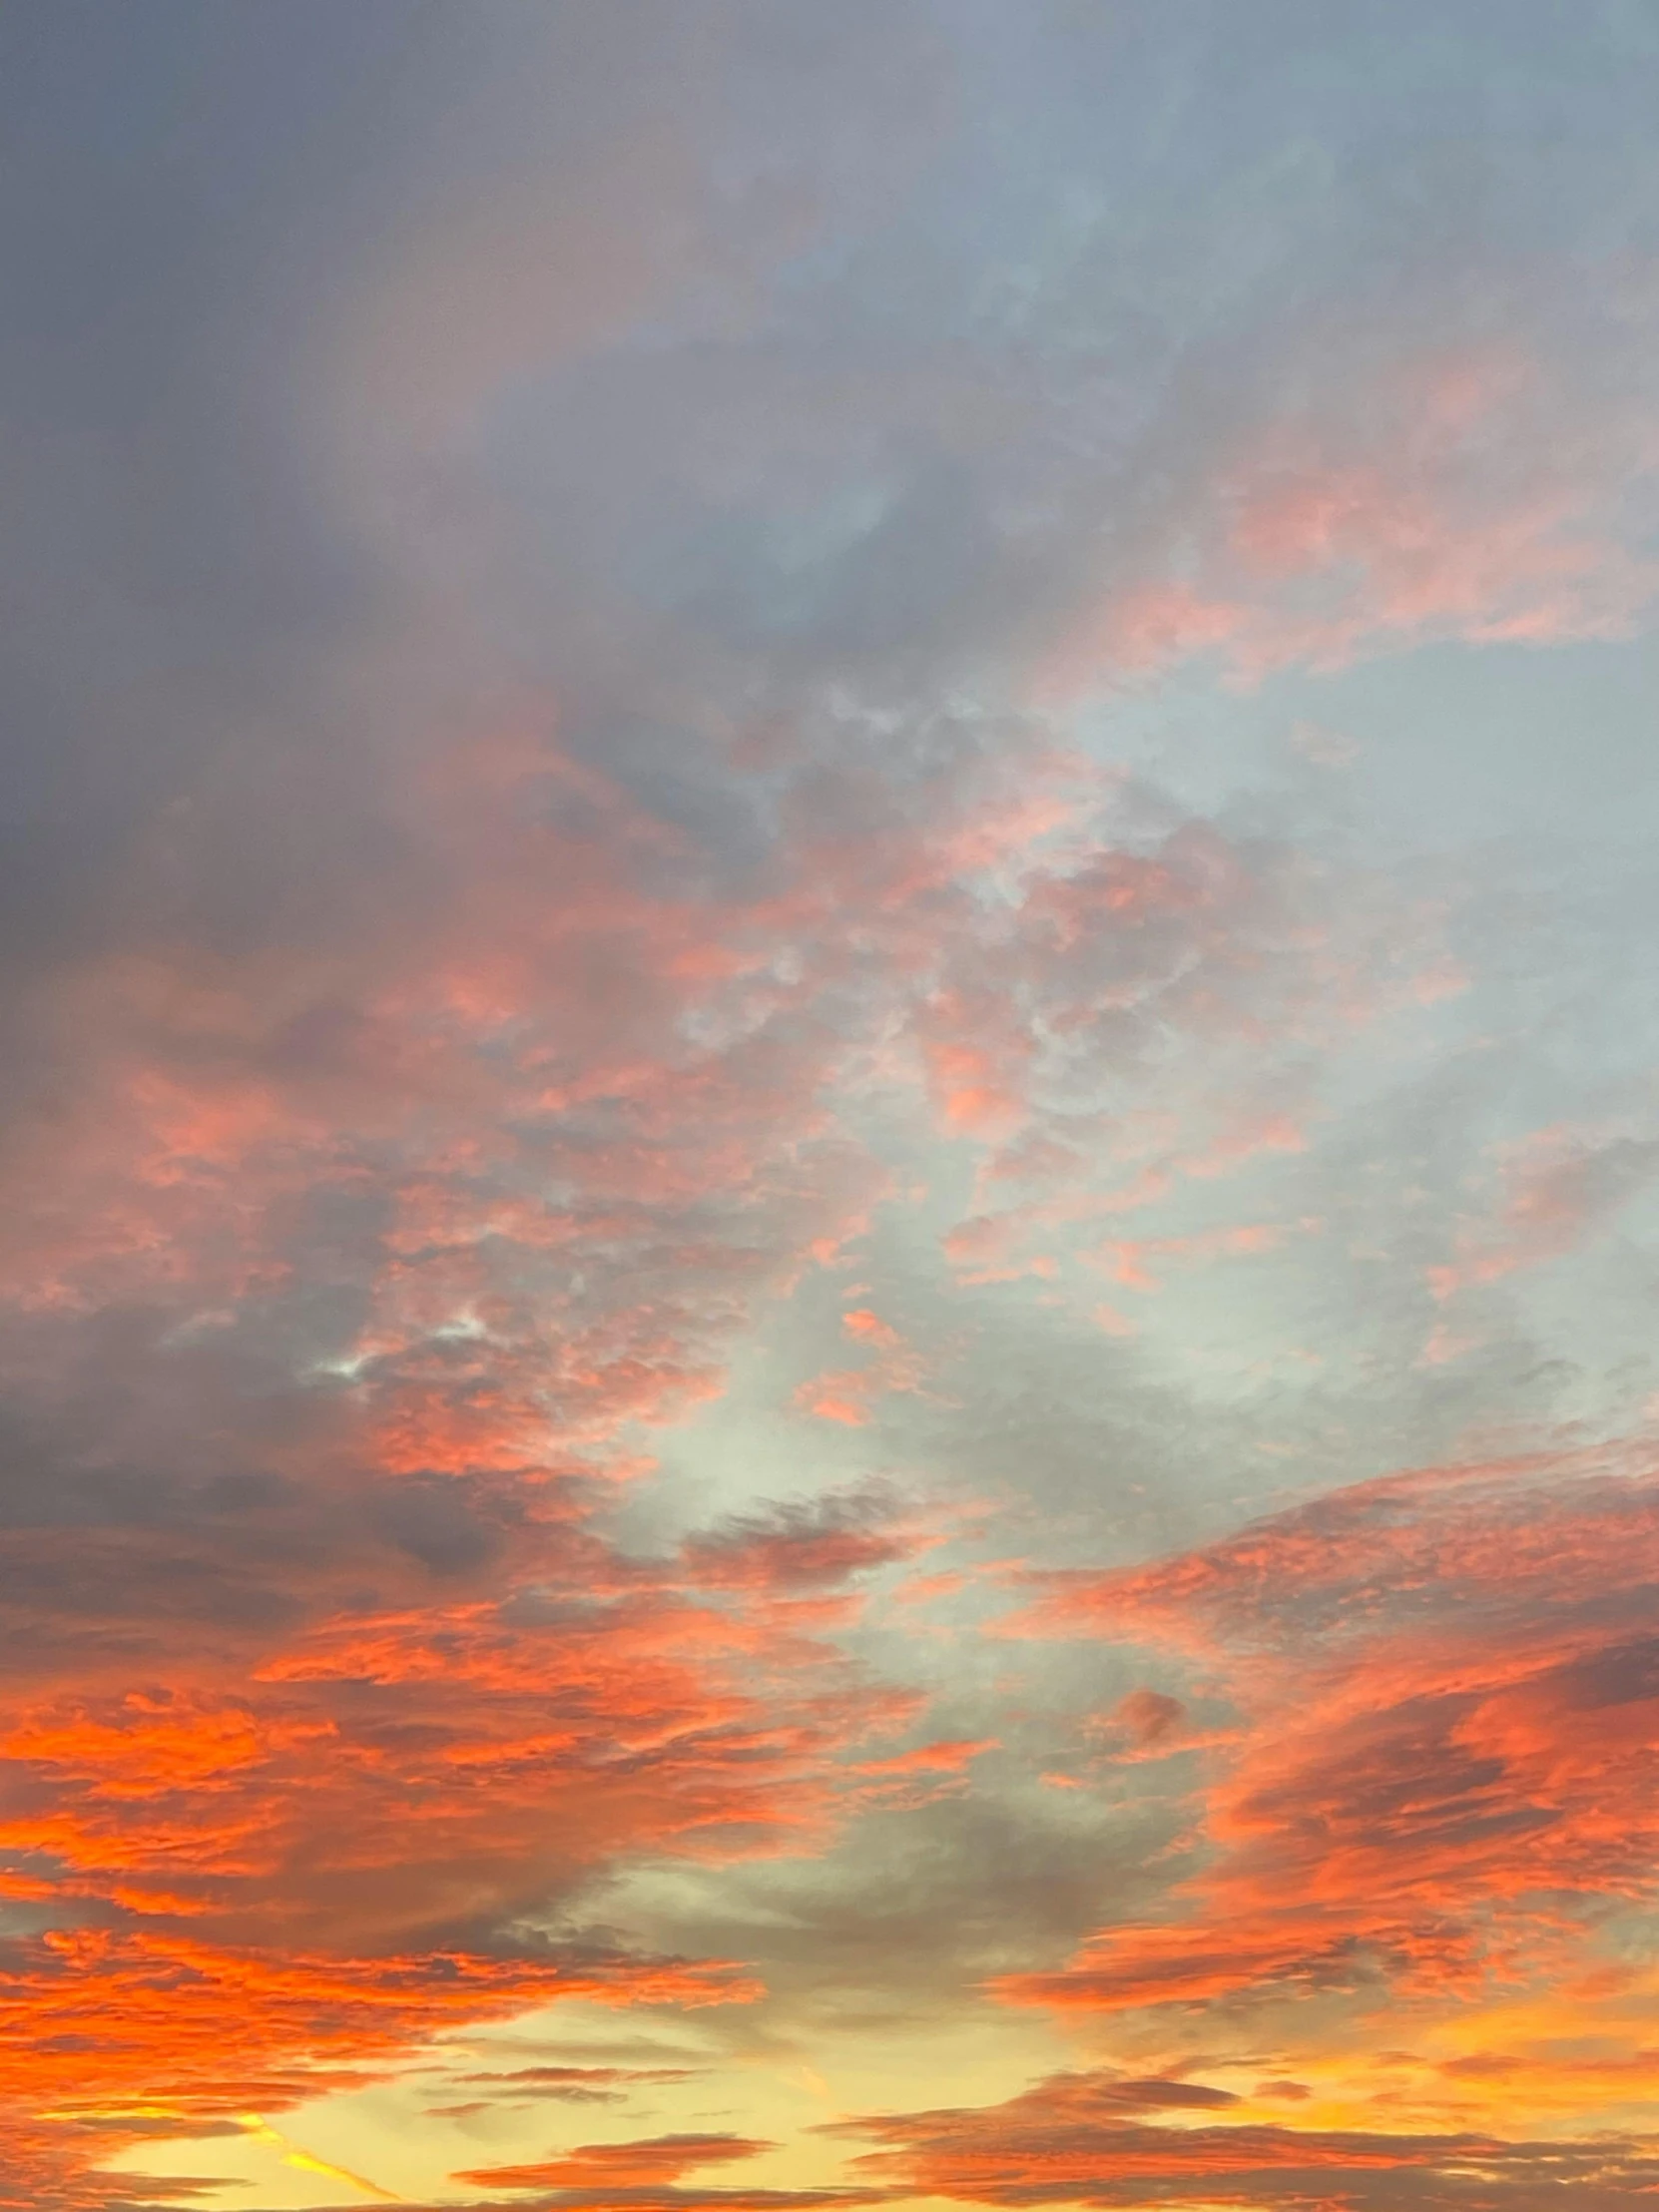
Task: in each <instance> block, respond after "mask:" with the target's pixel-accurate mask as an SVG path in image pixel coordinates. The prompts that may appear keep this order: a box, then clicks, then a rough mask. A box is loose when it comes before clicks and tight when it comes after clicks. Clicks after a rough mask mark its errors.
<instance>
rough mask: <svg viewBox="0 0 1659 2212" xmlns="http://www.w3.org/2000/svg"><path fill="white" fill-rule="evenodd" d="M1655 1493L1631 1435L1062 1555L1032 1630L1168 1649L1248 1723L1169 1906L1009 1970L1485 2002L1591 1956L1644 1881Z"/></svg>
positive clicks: (1212, 1785) (1059, 1994)
mask: <svg viewBox="0 0 1659 2212" xmlns="http://www.w3.org/2000/svg"><path fill="white" fill-rule="evenodd" d="M1656 1511H1659V1486H1656V1484H1655V1480H1654V1476H1653V1474H1652V1471H1651V1469H1650V1468H1649V1467H1648V1466H1647V1464H1646V1461H1645V1455H1644V1453H1643V1451H1642V1449H1641V1448H1640V1446H1633V1447H1631V1448H1630V1449H1629V1450H1628V1451H1627V1452H1626V1453H1624V1454H1622V1455H1621V1454H1619V1453H1617V1452H1613V1451H1609V1452H1606V1453H1603V1454H1600V1455H1597V1454H1586V1455H1585V1457H1584V1459H1583V1460H1582V1461H1581V1462H1580V1463H1578V1464H1576V1465H1574V1464H1572V1463H1570V1462H1568V1463H1561V1462H1557V1461H1551V1460H1547V1459H1544V1460H1538V1461H1535V1462H1531V1463H1526V1462H1520V1463H1516V1464H1513V1465H1510V1466H1503V1465H1495V1466H1478V1465H1475V1466H1464V1467H1451V1468H1435V1469H1428V1470H1423V1471H1421V1472H1417V1473H1412V1474H1408V1475H1401V1476H1396V1477H1390V1478H1387V1479H1385V1480H1383V1481H1379V1482H1375V1483H1371V1484H1365V1485H1360V1486H1357V1487H1354V1488H1351V1489H1348V1490H1341V1491H1337V1492H1334V1493H1331V1494H1329V1495H1327V1496H1325V1497H1322V1498H1320V1499H1317V1500H1315V1501H1314V1502H1312V1503H1310V1504H1308V1505H1306V1506H1302V1507H1299V1508H1296V1509H1294V1510H1292V1511H1290V1512H1287V1513H1285V1514H1283V1515H1280V1516H1278V1517H1276V1518H1274V1519H1271V1520H1268V1521H1266V1522H1261V1523H1257V1524H1255V1525H1254V1526H1251V1527H1249V1528H1246V1529H1245V1530H1243V1531H1241V1532H1240V1533H1239V1534H1237V1535H1235V1536H1232V1537H1229V1538H1225V1539H1223V1540H1222V1541H1220V1542H1219V1543H1217V1544H1215V1545H1213V1546H1211V1547H1209V1548H1207V1549H1203V1550H1199V1551H1195V1552H1192V1553H1189V1554H1186V1555H1184V1556H1180V1557H1175V1558H1170V1559H1166V1560H1162V1561H1157V1562H1154V1563H1152V1564H1151V1565H1149V1566H1147V1567H1144V1568H1131V1569H1125V1570H1121V1571H1119V1572H1116V1573H1110V1574H1105V1575H1098V1576H1096V1575H1089V1574H1087V1573H1083V1572H1078V1573H1074V1574H1071V1575H1059V1576H1054V1577H1051V1578H1049V1580H1048V1582H1047V1585H1046V1588H1045V1590H1044V1593H1043V1595H1042V1596H1041V1597H1040V1598H1039V1600H1038V1602H1037V1605H1036V1606H1035V1608H1034V1609H1033V1611H1032V1612H1031V1613H1030V1614H1028V1615H1027V1616H1026V1618H1025V1626H1026V1627H1027V1629H1028V1630H1035V1631H1037V1632H1039V1633H1050V1634H1054V1633H1060V1634H1065V1633H1070V1634H1079V1633H1083V1634H1093V1635H1097V1636H1102V1637H1107V1638H1111V1639H1113V1640H1118V1641H1123V1642H1125V1643H1130V1644H1146V1645H1162V1646H1164V1647H1166V1648H1167V1649H1168V1650H1169V1651H1170V1653H1171V1655H1172V1657H1174V1656H1176V1655H1180V1657H1181V1658H1183V1659H1184V1660H1185V1663H1186V1664H1187V1665H1188V1666H1196V1667H1198V1668H1200V1669H1201V1670H1202V1671H1203V1674H1204V1676H1205V1678H1206V1679H1208V1680H1209V1681H1210V1682H1211V1684H1212V1686H1213V1694H1222V1695H1225V1696H1226V1697H1227V1698H1228V1699H1229V1700H1230V1701H1231V1703H1232V1704H1233V1706H1234V1708H1235V1710H1236V1711H1237V1712H1238V1714H1239V1715H1240V1718H1241V1721H1242V1723H1243V1729H1242V1733H1241V1734H1240V1735H1238V1736H1237V1737H1234V1738H1231V1739H1230V1738H1228V1737H1225V1736H1224V1737H1222V1738H1221V1739H1219V1740H1218V1748H1219V1749H1220V1751H1221V1754H1222V1755H1221V1756H1220V1757H1219V1759H1218V1760H1217V1761H1216V1764H1215V1765H1214V1767H1213V1768H1212V1769H1211V1772H1210V1776H1209V1779H1208V1780H1207V1782H1206V1784H1205V1787H1204V1795H1203V1801H1202V1802H1203V1823H1202V1834H1201V1839H1200V1841H1201V1844H1202V1849H1201V1850H1200V1852H1199V1855H1198V1858H1197V1863H1196V1865H1195V1866H1194V1867H1193V1869H1192V1871H1190V1872H1188V1873H1186V1874H1184V1875H1183V1876H1182V1878H1181V1879H1180V1880H1179V1881H1178V1882H1177V1883H1176V1884H1175V1886H1174V1888H1173V1890H1172V1891H1171V1892H1170V1893H1169V1894H1168V1895H1167V1896H1166V1898H1165V1899H1164V1900H1163V1901H1162V1910H1161V1913H1160V1917H1159V1918H1158V1919H1156V1920H1154V1921H1146V1922H1142V1923H1140V1924H1138V1925H1136V1924H1129V1925H1124V1926H1120V1927H1117V1928H1110V1929H1107V1930H1104V1931H1102V1932H1101V1933H1100V1934H1099V1935H1097V1936H1094V1937H1093V1938H1091V1939H1090V1941H1089V1942H1088V1943H1087V1944H1086V1945H1085V1946H1084V1948H1083V1950H1082V1951H1081V1952H1080V1953H1079V1955H1078V1956H1077V1957H1076V1958H1075V1959H1074V1960H1073V1962H1072V1963H1071V1964H1070V1965H1068V1966H1067V1967H1065V1968H1064V1969H1063V1970H1061V1971H1060V1972H1058V1973H1042V1974H1025V1975H1017V1976H1012V1977H1009V1978H1008V1979H1007V1980H1006V1981H1005V1982H1004V1984H1003V1989H1004V1993H1005V1994H1007V1995H1008V1996H1010V1997H1012V1998H1014V1999H1016V2000H1018V2001H1020V2002H1026V2003H1042V2004H1053V2005H1058V2006H1061V2007H1067V2006H1078V2007H1081V2008H1083V2009H1085V2010H1087V2009H1102V2010H1107V2011H1111V2010H1118V2009H1125V2008H1135V2007H1141V2006H1146V2005H1158V2004H1166V2003H1178V2004H1188V2005H1204V2004H1208V2003H1213V2002H1215V2001H1217V2000H1222V1999H1228V2000H1231V1999H1233V1998H1236V1997H1242V1996H1244V1995H1246V1994H1250V1993H1256V1994H1258V1995H1262V1996H1273V1995H1275V1994H1278V1995H1284V1994H1287V1993H1291V1992H1295V1991H1305V1992H1318V1991H1321V1990H1326V1991H1343V1990H1347V1991H1350V1992H1353V1991H1356V1990H1358V1989H1360V1988H1363V1987H1366V1986H1369V1985H1371V1984H1373V1983H1375V1984H1377V1985H1378V1986H1380V1987H1381V1988H1386V1989H1391V1990H1392V1991H1393V1992H1394V1994H1395V1996H1396V1998H1398V1999H1403V1998H1405V1997H1407V1996H1409V1995H1410V1994H1411V1993H1412V1992H1413V1991H1415V1992H1418V1993H1426V1994H1431V1995H1432V1994H1436V1993H1437V1994H1439V1995H1441V1996H1450V1995H1453V1994H1455V1993H1459V1992H1460V1993H1462V1994H1463V1995H1464V1996H1467V1997H1473V1996H1475V1995H1476V1994H1478V1993H1479V1992H1480V1991H1482V1990H1483V1989H1486V1988H1489V1987H1490V1986H1491V1985H1492V1983H1493V1982H1494V1980H1496V1981H1502V1980H1505V1979H1512V1978H1513V1979H1519V1980H1521V1981H1527V1980H1530V1979H1531V1978H1533V1977H1534V1976H1547V1975H1551V1974H1561V1973H1564V1972H1565V1971H1566V1970H1567V1969H1566V1965H1565V1963H1564V1961H1565V1960H1566V1959H1567V1958H1568V1957H1570V1956H1571V1955H1572V1954H1573V1953H1574V1952H1575V1951H1585V1952H1589V1953H1591V1954H1593V1951H1594V1945H1595V1927H1596V1921H1597V1917H1598V1914H1599V1912H1600V1911H1602V1910H1604V1909H1605V1908H1607V1907H1608V1906H1610V1905H1614V1904H1617V1903H1619V1902H1622V1901H1630V1902H1636V1901H1638V1900H1642V1899H1645V1898H1646V1897H1648V1896H1649V1895H1650V1892H1651V1874H1650V1865H1651V1851H1652V1836H1653V1831H1654V1825H1655V1822H1656V1820H1659V1800H1656V1799H1655V1797H1654V1793H1653V1791H1652V1788H1651V1786H1650V1774H1649V1768H1650V1765H1651V1761H1650V1759H1649V1757H1648V1754H1649V1751H1650V1750H1651V1747H1652V1744H1653V1742H1654V1740H1655V1733H1656V1730H1659V1672H1656V1662H1655V1651H1654V1646H1653V1639H1652V1636H1651V1633H1650V1627H1649V1623H1648V1617H1647V1616H1648V1609H1649V1608H1650V1606H1651V1603H1652V1597H1653V1587H1652V1583H1653V1577H1652V1551H1651V1545H1650V1539H1649V1530H1650V1527H1651V1525H1652V1523H1653V1520H1654V1516H1655V1513H1656ZM1161 1709H1162V1708H1160V1710H1161Z"/></svg>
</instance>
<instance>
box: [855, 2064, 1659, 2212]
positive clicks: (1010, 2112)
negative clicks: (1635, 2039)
mask: <svg viewBox="0 0 1659 2212" xmlns="http://www.w3.org/2000/svg"><path fill="white" fill-rule="evenodd" d="M1235 2101H1236V2100H1235V2099H1234V2098H1233V2097H1232V2096H1231V2095H1229V2094H1228V2093H1226V2092H1217V2091H1214V2090H1207V2089H1206V2088H1205V2087H1204V2086H1203V2084H1201V2083H1195V2082H1186V2081H1157V2080H1153V2081H1140V2082H1137V2081H1124V2080H1122V2079H1119V2078H1115V2077H1114V2076H1112V2075H1111V2074H1109V2073H1077V2074H1056V2075H1051V2076H1050V2077H1049V2078H1048V2079H1047V2080H1045V2081H1041V2082H1038V2083H1037V2084H1036V2085H1035V2086H1034V2087H1032V2088H1030V2089H1027V2090H1024V2091H1022V2092H1021V2093H1020V2094H1019V2095H1017V2096H1014V2097H1010V2098H1009V2099H1007V2100H1006V2102H1004V2103H1000V2104H991V2105H982V2106H975V2107H967V2108H949V2107H947V2108H943V2109H940V2110H936V2111H927V2112H912V2113H897V2114H891V2115H882V2116H876V2117H870V2118H866V2119H859V2120H854V2121H846V2122H842V2123H840V2124H839V2126H838V2127H837V2128H836V2130H835V2132H836V2133H838V2134H843V2135H847V2136H859V2135H861V2136H865V2137H872V2138H874V2139H875V2140H876V2141H877V2142H879V2143H880V2144H881V2145H882V2147H881V2148H880V2149H878V2150H875V2151H871V2152H866V2153H864V2154H863V2155H862V2156H861V2157H859V2158H856V2159H855V2160H854V2161H853V2165H854V2169H855V2170H857V2171H861V2172H864V2173H867V2174H868V2175H869V2177H870V2178H871V2180H872V2181H877V2182H884V2183H885V2184H886V2185H887V2186H888V2187H889V2188H892V2189H893V2190H894V2191H895V2192H897V2193H899V2194H901V2195H903V2194H913V2195H918V2196H940V2197H947V2198H950V2199H952V2200H953V2201H956V2202H959V2203H969V2204H995V2205H1010V2206H1012V2205H1041V2204H1090V2205H1102V2206H1122V2207H1125V2208H1139V2207H1142V2206H1150V2205H1161V2204H1173V2205H1181V2204H1197V2203H1200V2202H1203V2203H1219V2204H1229V2205H1255V2204H1259V2205H1284V2204H1286V2203H1288V2202H1301V2201H1304V2200H1305V2201H1307V2202H1310V2203H1316V2204H1321V2205H1331V2206H1333V2207H1341V2208H1342V2212H1383V2208H1391V2207H1395V2206H1397V2207H1404V2206H1407V2205H1422V2206H1432V2207H1434V2208H1435V2212H1440V2208H1442V2207H1443V2208H1450V2207H1453V2206H1462V2207H1465V2208H1467V2212H1510V2208H1513V2212H1520V2208H1521V2207H1523V2206H1527V2205H1531V2204H1535V2203H1536V2202H1537V2201H1538V2198H1539V2194H1540V2192H1553V2191H1556V2190H1560V2189H1570V2190H1571V2191H1572V2201H1573V2202H1574V2203H1575V2204H1577V2203H1584V2204H1586V2205H1593V2206H1596V2207H1600V2206H1604V2205H1605V2206H1609V2207H1611V2206H1616V2205H1635V2204H1639V2203H1641V2202H1642V2201H1644V2199H1645V2198H1646V2197H1647V2196H1648V2195H1649V2194H1650V2193H1651V2190H1652V2185H1653V2179H1654V2173H1655V2161H1654V2159H1653V2156H1652V2154H1651V2152H1650V2151H1649V2150H1648V2149H1646V2148H1645V2147H1644V2146H1643V2145H1641V2144H1639V2143H1635V2142H1630V2141H1626V2140H1622V2139H1620V2138H1618V2137H1609V2138H1607V2139H1605V2140H1603V2141H1600V2142H1597V2143H1594V2144H1581V2143H1559V2142H1542V2141H1534V2142H1508V2141H1502V2140H1498V2139H1494V2138H1492V2137H1489V2136H1487V2137H1482V2136H1478V2135H1440V2136H1433V2135H1429V2136H1422V2135H1410V2134H1406V2133H1403V2132H1401V2133H1395V2134H1386V2135H1384V2134H1367V2133H1362V2132H1340V2133H1339V2132H1326V2131H1319V2130H1315V2129H1308V2130H1301V2129H1290V2128H1284V2127H1276V2126H1257V2125H1237V2126H1235V2125H1220V2126H1218V2125H1213V2124H1204V2123H1198V2124H1183V2125H1178V2126H1177V2125H1160V2124H1147V2123H1146V2120H1145V2118H1144V2117H1143V2115H1147V2114H1151V2113H1157V2112H1160V2111H1169V2112H1172V2113H1173V2112H1194V2113H1199V2112H1204V2111H1206V2110H1209V2109H1214V2108H1215V2107H1217V2106H1221V2107H1223V2108H1225V2107H1226V2106H1228V2105H1229V2104H1231V2103H1233V2102H1235Z"/></svg>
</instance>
